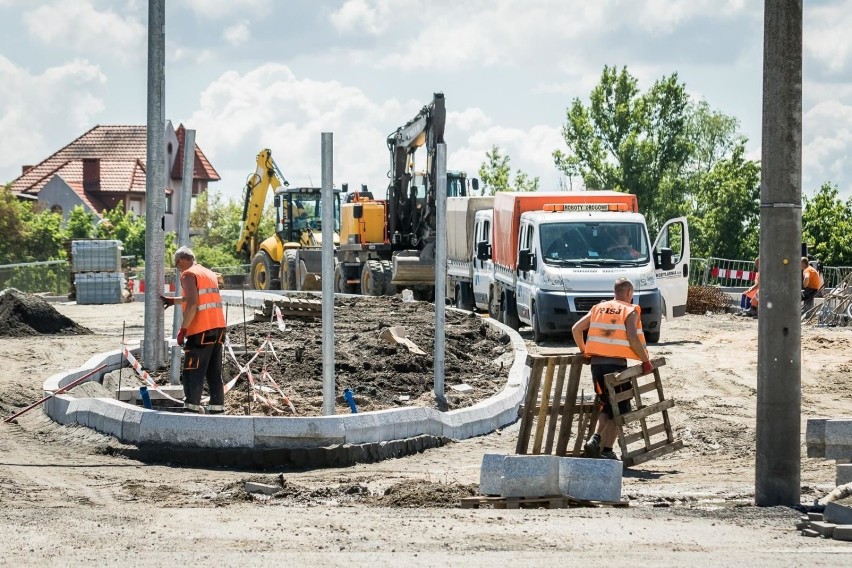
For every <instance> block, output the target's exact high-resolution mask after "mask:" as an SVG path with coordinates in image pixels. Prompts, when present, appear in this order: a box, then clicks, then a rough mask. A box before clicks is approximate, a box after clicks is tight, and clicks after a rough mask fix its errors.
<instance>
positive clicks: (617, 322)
mask: <svg viewBox="0 0 852 568" xmlns="http://www.w3.org/2000/svg"><path fill="white" fill-rule="evenodd" d="M614 291H615V299H613V300H607V301H605V302H601V303H600V304H598V305H596V306H594V307H592V309H591V310H590V311H589V313H588V314H586V315H585V316H583V317H582V318H580V320H579V321H577V323H575V324H574V327H572V328H571V333H572V335H573V336H574V342H575V343H576V344H577V347H578V348H579V349H580V352H581V353H583V355H585V356H586V357H587V358H589V359H590V363H591V366H592V380H593V381H594V384H595V393H597V395H598V401H599V403H600V408H599V409H600V414H599V415H598V424H597V429H596V430H595V433H594V434H592V436H590V437H589V439H588V440H587V441H586V444H585V451H584V455H585V456H586V457H594V458H597V457H601V458H608V459H618V458H617V457H616V455H615V453H614V452H613V450H612V448H613V446H614V444H615V439H616V437H617V435H618V431H617V430H616V427H615V422H614V421H613V418H614V416H615V412H614V410H613V407H612V403H611V402H610V401H609V396H608V395H607V391H606V384H605V383H604V377H605V376H606V375H608V374H610V373H619V372H621V371H623V370H624V369H626V368H627V359H636V360H639V361H642V371H643V372H644V373H646V374H647V373H650V372H651V371H652V370H653V367H652V366H651V357H650V355H649V354H648V350H647V349H646V347H645V335H644V334H643V333H642V319H641V318H640V317H639V316H640V313H641V310H640V308H639V306H637V305H635V304H633V303H632V302H633V283H632V282H631V281H630V280H628V279H627V278H619V279H617V280H616V281H615V290H614ZM586 330H588V336H587V338H586V339H585V340H584V339H583V332H585V331H586ZM629 388H630V385H629V384H622V385H619V386H617V387H616V389H615V390H616V392H623V391H625V390H627V389H629ZM618 412H619V414H626V413H628V412H630V401H629V400H623V401H621V402H619V403H618Z"/></svg>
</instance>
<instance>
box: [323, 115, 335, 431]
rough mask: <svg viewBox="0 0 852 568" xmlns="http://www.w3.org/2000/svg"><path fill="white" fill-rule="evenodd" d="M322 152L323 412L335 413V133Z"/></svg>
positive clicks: (326, 139)
mask: <svg viewBox="0 0 852 568" xmlns="http://www.w3.org/2000/svg"><path fill="white" fill-rule="evenodd" d="M320 151H321V152H322V166H321V168H322V196H321V198H320V199H321V203H322V219H321V221H322V253H321V254H322V414H323V416H331V415H333V414H334V399H335V390H334V389H335V387H334V134H333V133H331V132H323V133H322V134H321V135H320Z"/></svg>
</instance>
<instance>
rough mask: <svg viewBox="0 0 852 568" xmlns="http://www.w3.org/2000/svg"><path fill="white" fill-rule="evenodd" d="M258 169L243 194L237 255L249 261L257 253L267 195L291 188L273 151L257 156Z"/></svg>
mask: <svg viewBox="0 0 852 568" xmlns="http://www.w3.org/2000/svg"><path fill="white" fill-rule="evenodd" d="M256 161H257V169H256V170H255V172H254V173H253V174H251V175H250V176H249V177H248V179H247V180H246V187H245V190H244V192H243V218H242V221H241V222H240V236H239V238H238V239H237V253H240V254H243V255H245V256H246V257H247V258H248V259H249V261H251V260H252V258H253V257H254V255H255V253H256V252H257V247H258V243H257V242H256V237H257V228H258V226H259V225H260V219H261V215H262V214H263V206H264V203H266V195H267V194H268V193H269V188H270V187H271V188H272V190H273V191H275V190H276V189H278V188H279V187H280V186H281V185H284V186H285V187H287V186H289V185H290V184H289V182H288V181H287V180H286V179H284V176H282V175H281V170H279V169H278V165H277V164H276V163H275V160H273V159H272V151H271V150H269V149H268V148H266V149H264V150H261V152H260V153H259V154H258V155H257V159H256Z"/></svg>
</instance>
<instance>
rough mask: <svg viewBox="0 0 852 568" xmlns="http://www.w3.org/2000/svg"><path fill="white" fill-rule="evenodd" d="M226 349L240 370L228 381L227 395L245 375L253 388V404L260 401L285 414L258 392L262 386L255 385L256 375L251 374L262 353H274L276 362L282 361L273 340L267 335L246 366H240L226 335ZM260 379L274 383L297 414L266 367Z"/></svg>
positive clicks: (226, 386)
mask: <svg viewBox="0 0 852 568" xmlns="http://www.w3.org/2000/svg"><path fill="white" fill-rule="evenodd" d="M225 347H226V348H227V350H228V355H230V356H231V359H232V360H233V361H234V364H235V365H236V366H237V369H239V373H237V376H235V377H234V378H232V379H231V380H230V381H228V383H227V384H225V393H226V394H227V393H228V392H229V391H230V390H231V389H233V388H234V386H235V385H236V384H237V381H238V380H239V379H240V377H242V376H243V375H244V374H245V375H246V378H247V379H248V381H249V386H250V387H251V391H252V402H257V401H260V402H262V403H264V404H267V405H268V406H269V407H270V408H272V409H273V410H275V411H276V412H280V413H281V414H284V411H283V410H281V409H280V408H278V407H277V406H275V405H274V404H272V402H271V401H270V400H269V399H267V398H266V397H264V396H262V395H260V394H258V393H257V391H258V390H260V388H261V385H258V384H255V378H254V375H253V374H252V372H251V364H252V363H253V362H254V361H255V360H256V359H257V358H258V357H259V356H260V354H261V353H265V352H269V353H272V355H273V356H274V357H275V360H276V361H280V359H279V358H278V354H277V353H275V347H274V346H273V345H272V339H271V338H270V337H269V336H268V335H267V336H266V339H265V340H264V341H263V343H262V344H261V345H260V347H258V348H257V349H256V350H255V353H254V355H253V356H252V358H251V359H249V361H248V363H246V364H245V365H240V362H239V361H238V360H237V355H236V353H234V347H233V344H232V343H231V339H230V337H228V336H227V335H225ZM267 347H269V350H268V351H267V350H266V348H267ZM260 379H261V380H268V381H269V382H270V383H272V385H273V386H274V387H275V389H276V390H277V391H278V394H279V395H280V396H281V398H282V399H283V400H284V402H286V403H287V405H288V406H289V407H290V410H291V411H292V412H293V414H296V408H295V407H294V406H293V403H292V402H291V401H290V399H289V398H288V397H287V396H286V395H285V394H284V393H283V391H282V390H281V388H280V387H279V386H278V384H277V383H276V382H275V380H274V379H273V378H272V376H271V375H270V374H269V371H267V370H266V366H264V367H263V372H262V374H261V377H260Z"/></svg>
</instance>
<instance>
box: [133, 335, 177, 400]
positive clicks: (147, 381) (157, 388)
mask: <svg viewBox="0 0 852 568" xmlns="http://www.w3.org/2000/svg"><path fill="white" fill-rule="evenodd" d="M121 352H122V353H123V354H124V358H125V359H127V362H128V363H130V366H131V367H133V370H134V371H136V374H137V375H139V378H141V379H142V380H143V381H144V382H145V384H146V385H147V386H148V387H150V388H152V389H154V390H155V391H157V392H159V393H160V394H161V395H163V396H164V397H166V398H167V399H169V400H173V401H175V402H179V403H181V404H183V401H182V400H178V399H176V398H175V397H173V396H171V395H169V394H167V393H165V392H163V389H161V388H160V386H159V385H158V384H157V383H155V382H154V379H152V378H151V375H149V374H148V371H146V370H144V369H143V368H142V365H141V364H140V363H139V361H137V360H136V357H134V356H133V354H132V353H131V352H130V350H129V349H128V348H127V347H122V348H121Z"/></svg>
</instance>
